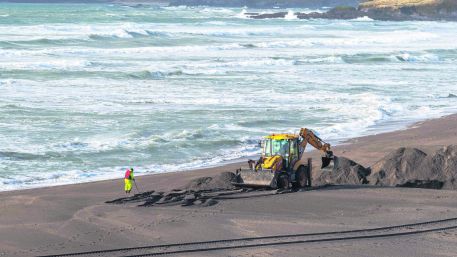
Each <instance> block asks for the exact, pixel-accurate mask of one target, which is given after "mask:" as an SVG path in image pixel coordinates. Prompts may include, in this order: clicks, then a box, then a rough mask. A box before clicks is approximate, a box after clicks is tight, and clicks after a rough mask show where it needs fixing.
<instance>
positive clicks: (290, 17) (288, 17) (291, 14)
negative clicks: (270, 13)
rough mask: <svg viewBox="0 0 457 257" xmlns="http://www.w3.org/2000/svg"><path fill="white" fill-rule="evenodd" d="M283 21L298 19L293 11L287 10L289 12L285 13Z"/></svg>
mask: <svg viewBox="0 0 457 257" xmlns="http://www.w3.org/2000/svg"><path fill="white" fill-rule="evenodd" d="M284 19H285V20H297V19H298V17H297V15H296V14H295V13H294V11H292V10H289V11H287V14H286V16H284Z"/></svg>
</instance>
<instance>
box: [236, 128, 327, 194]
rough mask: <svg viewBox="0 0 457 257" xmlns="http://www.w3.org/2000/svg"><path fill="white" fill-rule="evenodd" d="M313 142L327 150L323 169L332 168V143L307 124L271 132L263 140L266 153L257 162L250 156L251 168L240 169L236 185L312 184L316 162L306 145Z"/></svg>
mask: <svg viewBox="0 0 457 257" xmlns="http://www.w3.org/2000/svg"><path fill="white" fill-rule="evenodd" d="M308 144H310V145H312V146H313V147H314V148H316V149H318V150H320V151H322V152H323V154H324V156H323V157H322V167H321V169H324V168H326V169H332V168H333V165H334V160H335V158H334V156H333V152H332V151H331V150H330V144H328V143H326V142H324V141H323V140H322V139H320V138H319V137H318V136H317V135H316V134H315V133H314V132H313V131H311V130H310V129H307V128H302V129H300V133H299V134H298V135H297V134H271V135H268V136H266V137H265V138H264V139H263V140H262V141H261V147H262V155H261V157H260V159H259V160H258V161H257V162H256V161H253V160H249V161H248V163H249V169H238V170H237V171H236V175H237V180H236V182H234V184H236V185H246V186H264V187H270V188H274V189H275V188H281V189H288V188H289V187H290V185H293V186H294V187H295V188H303V187H310V186H311V173H312V162H311V158H306V155H305V154H304V153H305V149H306V146H307V145H308Z"/></svg>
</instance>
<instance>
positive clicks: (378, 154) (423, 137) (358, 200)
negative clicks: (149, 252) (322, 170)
mask: <svg viewBox="0 0 457 257" xmlns="http://www.w3.org/2000/svg"><path fill="white" fill-rule="evenodd" d="M456 128H457V115H451V116H447V117H444V118H440V119H435V120H429V121H425V122H421V123H419V124H416V125H415V126H413V127H412V128H409V129H407V130H402V131H396V132H392V133H385V134H379V135H374V136H367V137H361V138H356V139H352V140H350V141H349V142H347V143H346V144H344V145H341V146H339V147H335V149H334V152H335V154H336V155H340V156H345V157H348V158H351V159H353V160H355V161H357V162H358V163H361V164H362V165H364V166H370V165H372V164H373V163H375V162H376V161H377V160H379V159H381V158H382V157H383V156H384V155H386V154H387V153H389V152H391V151H393V150H395V149H397V148H399V147H403V146H408V147H418V148H420V149H421V150H423V151H425V152H427V151H429V152H430V151H435V150H436V149H438V148H440V147H442V146H446V145H449V144H457V129H456ZM310 155H311V156H313V157H314V159H315V160H317V159H318V156H319V154H318V153H315V152H313V153H311V154H310ZM240 165H244V163H243V164H230V165H226V166H223V167H216V168H208V169H200V170H195V171H187V172H176V173H167V174H157V175H148V176H141V177H137V182H138V184H139V186H140V189H141V190H143V191H151V190H155V191H169V190H171V189H174V188H180V187H182V186H184V185H186V184H187V183H188V182H189V181H190V180H191V179H194V178H198V177H201V176H213V175H215V174H217V173H220V172H222V171H233V170H235V169H236V168H238V167H239V166H240ZM314 165H315V166H318V165H319V163H318V161H316V163H315V164H314ZM314 175H315V176H316V175H318V174H314ZM122 183H123V180H122V174H120V178H119V179H117V180H110V181H101V182H94V183H85V184H78V185H68V186H58V187H49V188H40V189H31V190H22V191H11V192H2V193H0V214H1V215H0V256H35V255H41V254H57V253H68V252H74V251H89V250H99V249H109V248H119V247H134V246H142V245H152V244H167V243H177V242H190V241H200V240H214V239H227V238H237V237H247V236H264V235H277V234H289V233H308V232H322V231H336V230H347V229H355V228H368V227H377V226H388V225H393V224H404V223H413V222H418V221H427V220H435V219H442V218H449V217H457V204H456V203H457V191H451V190H429V189H411V188H389V187H383V188H378V187H369V186H368V187H351V186H346V187H344V186H343V187H328V188H321V189H317V190H312V191H307V192H297V193H292V194H282V195H272V196H267V197H252V198H245V199H237V200H224V201H221V202H219V203H218V204H217V205H214V206H210V207H205V208H200V207H198V208H196V207H181V206H169V207H156V206H154V207H141V208H140V207H136V205H137V204H134V203H132V204H126V205H112V204H106V203H105V201H109V200H113V199H116V198H120V197H123V196H124V193H123V191H122ZM202 255H204V256H253V255H254V256H456V255H457V230H455V231H447V232H437V233H429V234H420V235H415V236H405V237H395V238H385V239H370V240H361V241H344V242H328V243H318V244H307V245H299V244H297V245H290V246H277V247H270V248H253V249H242V250H236V251H233V250H232V251H217V252H210V253H205V254H201V253H196V254H194V255H191V256H202ZM186 256H190V255H186Z"/></svg>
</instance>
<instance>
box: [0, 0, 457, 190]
mask: <svg viewBox="0 0 457 257" xmlns="http://www.w3.org/2000/svg"><path fill="white" fill-rule="evenodd" d="M251 11H253V12H273V11H278V10H250V9H249V10H245V9H243V8H238V9H237V8H233V9H231V8H210V7H195V8H190V7H164V6H162V7H161V6H145V5H136V6H128V5H122V4H13V3H0V190H1V191H5V190H15V189H23V188H31V187H41V186H49V185H61V184H72V183H80V182H87V181H95V180H101V179H110V178H122V177H123V171H124V169H125V168H127V167H134V168H135V169H136V173H137V174H146V173H159V172H169V171H176V170H185V169H193V168H198V167H204V166H211V165H219V164H221V163H224V162H229V161H233V160H237V159H240V158H244V157H247V156H252V155H255V154H257V153H258V152H259V151H258V148H257V142H258V140H259V139H261V138H262V136H263V135H265V134H268V133H270V132H298V130H299V128H301V127H307V128H312V129H314V130H315V131H317V132H318V133H319V134H320V136H321V137H322V138H323V139H326V140H328V141H329V142H331V143H333V144H338V143H340V142H342V141H343V140H345V139H348V138H351V137H356V136H361V135H369V134H375V133H380V132H383V131H391V130H397V129H403V128H405V127H406V126H407V125H409V124H412V123H413V122H416V121H420V120H424V119H428V118H434V117H439V116H442V115H446V114H450V113H454V112H456V109H457V96H456V95H457V43H456V42H457V24H456V23H453V22H419V21H410V22H389V21H373V20H370V19H368V18H363V19H357V20H347V21H343V20H298V19H296V17H295V16H294V15H293V11H310V10H298V9H297V10H289V11H290V13H289V15H287V16H286V18H285V19H267V20H253V19H249V18H247V17H246V12H251Z"/></svg>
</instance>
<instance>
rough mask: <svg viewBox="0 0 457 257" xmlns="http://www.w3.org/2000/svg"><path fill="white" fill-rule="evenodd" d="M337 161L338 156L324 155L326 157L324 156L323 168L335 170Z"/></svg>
mask: <svg viewBox="0 0 457 257" xmlns="http://www.w3.org/2000/svg"><path fill="white" fill-rule="evenodd" d="M336 162H337V158H336V156H332V157H325V156H324V157H322V166H321V170H329V171H333V170H334V169H335V167H336V166H337V165H336Z"/></svg>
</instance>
